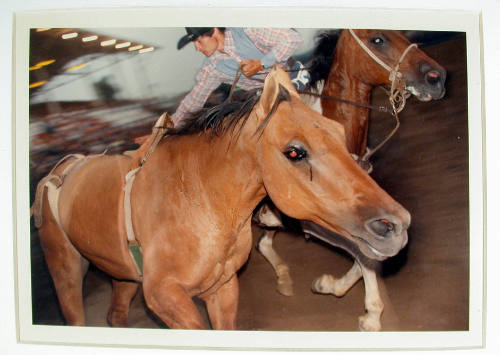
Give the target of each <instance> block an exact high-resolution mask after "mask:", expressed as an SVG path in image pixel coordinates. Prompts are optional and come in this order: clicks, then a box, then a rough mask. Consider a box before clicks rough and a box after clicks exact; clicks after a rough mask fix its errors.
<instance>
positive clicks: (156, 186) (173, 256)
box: [34, 69, 410, 329]
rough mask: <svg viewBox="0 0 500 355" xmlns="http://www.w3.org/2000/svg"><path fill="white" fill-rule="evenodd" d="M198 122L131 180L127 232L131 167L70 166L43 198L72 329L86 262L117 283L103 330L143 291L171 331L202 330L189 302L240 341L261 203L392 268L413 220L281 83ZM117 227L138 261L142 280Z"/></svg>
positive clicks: (79, 314)
mask: <svg viewBox="0 0 500 355" xmlns="http://www.w3.org/2000/svg"><path fill="white" fill-rule="evenodd" d="M230 105H233V106H234V105H235V104H234V103H231V104H230ZM227 110H229V111H235V110H236V111H238V112H235V113H233V114H229V115H225V113H226V112H227ZM245 112H246V113H247V114H244V113H245ZM207 117H208V118H204V117H202V118H196V119H193V120H192V121H191V122H188V123H186V126H185V127H181V128H179V129H176V130H173V131H172V130H171V131H170V132H169V133H170V134H169V135H168V136H167V137H166V138H164V139H163V140H162V141H161V142H160V144H159V145H158V146H157V148H156V150H155V151H154V152H153V153H152V154H151V156H150V157H149V159H148V160H147V161H146V162H145V163H144V165H143V166H142V168H141V169H140V170H139V171H138V172H137V174H136V177H135V181H134V183H133V186H132V187H131V194H130V205H131V212H130V214H131V220H130V221H127V218H125V215H126V213H123V209H122V208H121V207H120V206H122V204H123V201H124V199H125V200H127V197H126V196H125V197H124V193H123V187H124V184H125V179H126V178H125V176H126V174H127V172H128V171H129V169H130V164H131V162H132V158H130V157H127V156H124V155H116V156H106V155H100V156H93V157H86V158H82V159H71V158H70V159H67V160H66V161H64V162H62V163H61V164H60V165H59V166H58V167H57V168H56V169H55V170H54V171H53V172H52V173H51V175H50V176H49V177H47V178H46V179H44V180H43V181H42V182H41V183H40V184H39V186H38V191H37V196H38V197H37V201H36V202H35V206H34V211H35V218H36V221H37V225H39V226H40V227H39V234H40V241H41V245H42V248H43V250H44V253H45V257H46V261H47V264H48V267H49V271H50V273H51V276H52V278H53V281H54V285H55V287H56V291H57V295H58V299H59V303H60V306H61V309H62V312H63V314H64V317H65V319H66V321H67V323H68V324H71V325H84V324H85V317H84V310H83V300H82V280H83V277H84V275H85V273H86V269H87V265H88V262H87V260H88V261H90V262H92V263H94V264H95V265H96V266H97V267H99V268H100V269H101V270H103V271H104V272H106V273H108V274H109V275H111V276H112V277H113V278H114V281H113V296H112V305H111V307H110V310H109V312H108V321H109V322H110V324H111V325H114V326H125V325H126V324H127V319H128V309H129V304H130V301H131V299H132V297H133V296H134V294H135V293H136V291H137V288H138V283H139V282H142V284H143V291H144V297H145V300H146V303H147V306H148V307H149V308H150V309H151V310H152V311H153V312H154V313H156V314H157V315H158V316H159V317H160V318H161V319H162V320H163V321H164V322H165V323H166V325H167V326H168V327H170V328H187V329H202V328H207V327H208V325H207V324H205V322H204V320H203V318H202V317H201V315H200V314H199V312H198V310H197V308H196V306H195V304H194V302H193V301H192V297H193V296H198V297H199V298H200V299H202V300H204V301H205V303H206V306H207V311H208V314H209V318H210V322H211V326H212V327H213V328H215V329H236V318H237V305H238V297H239V295H238V293H239V292H238V280H237V276H236V272H237V271H238V269H239V268H240V267H241V266H242V265H243V264H244V263H245V262H246V260H247V258H248V255H249V253H250V250H251V245H252V235H251V217H252V213H253V211H254V209H255V207H256V206H257V204H258V203H259V202H260V201H261V200H262V199H263V198H264V197H265V196H266V195H269V196H270V197H271V198H272V200H273V201H274V203H275V204H276V205H277V206H278V208H279V209H280V210H281V211H283V212H285V213H287V214H289V215H290V216H292V217H294V218H297V219H303V220H310V221H313V222H315V223H317V224H319V225H321V226H323V227H324V228H327V229H329V230H332V231H335V232H336V233H339V234H341V235H342V236H344V237H345V238H347V239H349V240H352V241H353V242H354V243H356V244H357V245H359V246H360V248H362V249H363V250H364V251H365V252H366V253H367V254H368V255H371V256H372V257H379V255H383V256H384V257H389V256H392V255H395V254H396V253H398V252H399V250H400V249H401V248H403V247H404V246H405V244H406V243H407V228H408V226H409V223H410V215H409V213H408V212H407V211H406V210H405V209H404V208H403V207H402V206H401V205H399V204H398V203H397V202H395V201H394V200H393V199H392V198H391V197H390V196H389V195H388V194H387V193H385V192H384V191H383V190H382V189H381V188H380V187H379V186H378V185H377V184H376V183H375V182H374V181H373V180H372V179H371V178H370V177H369V175H368V174H367V173H366V172H364V171H363V170H362V169H361V168H360V167H359V166H358V165H357V164H356V163H355V162H354V160H353V159H352V158H351V157H350V155H349V153H348V151H347V149H346V146H345V136H344V132H343V129H342V126H341V125H339V124H338V123H336V122H333V121H331V120H328V119H326V118H324V117H323V116H321V115H319V114H318V113H317V112H315V111H313V110H312V109H310V108H309V107H307V106H306V105H304V104H303V103H302V101H301V100H300V98H299V95H298V94H297V93H296V91H295V89H294V88H293V86H292V85H291V83H290V80H289V78H288V75H287V74H286V73H284V72H283V71H282V70H280V69H275V70H274V71H272V72H271V74H269V75H268V77H267V79H266V82H265V84H264V89H263V91H262V94H261V95H260V96H259V95H254V96H253V97H251V99H250V100H249V101H247V102H245V103H243V104H242V105H240V106H238V107H233V108H232V109H231V108H228V106H227V105H222V106H220V107H217V108H216V109H212V110H211V111H210V112H209V115H208V116H207ZM127 186H128V185H127ZM46 187H47V192H45V190H46ZM42 201H43V204H41V202H42ZM40 206H41V208H39V207H40ZM126 225H128V226H129V227H130V226H131V227H132V232H133V234H134V235H135V238H136V240H137V242H138V243H139V244H140V246H141V249H142V256H143V269H142V275H141V273H140V272H139V269H138V268H137V267H136V265H135V263H134V261H133V259H132V257H131V256H130V253H129V251H128V249H127V235H129V234H127V232H126Z"/></svg>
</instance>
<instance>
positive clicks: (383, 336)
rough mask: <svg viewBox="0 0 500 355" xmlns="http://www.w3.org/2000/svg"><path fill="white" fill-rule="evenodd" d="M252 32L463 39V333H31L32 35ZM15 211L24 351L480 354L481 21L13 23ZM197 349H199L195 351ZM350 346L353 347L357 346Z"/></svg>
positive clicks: (310, 13) (323, 17)
mask: <svg viewBox="0 0 500 355" xmlns="http://www.w3.org/2000/svg"><path fill="white" fill-rule="evenodd" d="M214 23H215V24H217V26H226V27H230V26H239V27H245V26H252V27H269V26H271V24H272V27H295V28H384V29H405V30H429V31H461V32H466V36H467V37H466V38H467V82H468V124H469V127H468V128H469V189H470V196H469V201H470V207H469V208H470V210H469V212H470V297H469V299H470V304H469V330H468V331H458V332H404V333H400V332H378V333H359V332H286V331H279V332H266V331H258V332H255V331H213V330H210V331H188V330H166V329H115V328H91V327H67V326H42V325H33V324H32V309H31V268H30V262H29V260H30V257H29V255H30V254H29V251H30V242H29V238H28V237H27V236H29V235H30V223H29V221H30V206H29V200H30V199H29V189H28V186H29V171H28V166H29V161H28V157H29V119H28V117H29V116H28V107H29V89H28V85H27V84H26V83H28V75H29V73H28V71H27V70H26V68H28V67H29V63H28V59H29V29H30V28H46V27H52V28H55V27H70V28H89V27H94V28H99V27H106V28H110V27H122V28H123V27H129V28H133V27H184V26H212V25H213V24H214ZM14 31H15V33H14V60H13V63H14V66H15V68H14V70H15V71H14V77H15V81H14V110H13V112H14V164H13V165H14V198H15V201H14V204H15V210H14V214H15V226H14V231H15V248H16V251H15V252H16V259H15V262H16V268H17V269H16V282H17V283H16V286H17V287H16V297H17V307H18V310H17V315H18V317H17V320H18V338H19V340H20V341H21V342H25V343H50V344H83V345H93V344H94V345H113V346H130V347H168V348H186V349H194V348H203V349H221V348H223V349H272V350H278V349H281V350H285V349H286V350H292V349H293V350H342V349H358V350H365V349H454V348H460V349H465V348H477V347H482V346H484V321H485V319H484V318H485V301H484V297H485V287H484V286H485V278H484V277H485V250H484V247H485V225H484V224H485V223H484V220H485V186H484V185H485V183H484V180H485V160H484V149H485V148H484V138H483V137H484V118H483V76H482V45H481V43H482V41H481V16H480V14H479V13H478V12H472V11H446V21H443V12H442V11H439V10H421V9H419V10H394V9H361V8H356V9H346V8H325V7H317V8H308V7H304V8H296V7H294V8H286V7H279V8H277V7H265V8H260V7H248V8H227V7H203V8H179V7H160V8H113V9H98V10H97V9H95V10H84V9H81V10H51V11H34V12H22V13H16V14H15V24H14ZM193 339H196V344H195V345H193ZM353 344H354V345H353Z"/></svg>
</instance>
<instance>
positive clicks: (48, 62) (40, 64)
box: [30, 59, 56, 71]
mask: <svg viewBox="0 0 500 355" xmlns="http://www.w3.org/2000/svg"><path fill="white" fill-rule="evenodd" d="M55 61H56V60H55V59H49V60H45V61H43V62H39V63H36V64H35V65H33V66H31V67H30V71H31V70H37V69H40V68H41V67H44V66H46V65H49V64H52V63H54V62H55Z"/></svg>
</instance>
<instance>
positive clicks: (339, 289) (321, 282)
mask: <svg viewBox="0 0 500 355" xmlns="http://www.w3.org/2000/svg"><path fill="white" fill-rule="evenodd" d="M362 276H363V273H362V271H361V267H360V265H359V264H358V262H357V261H355V262H354V264H353V265H352V267H351V269H349V271H348V272H347V273H346V274H345V275H344V276H342V277H341V278H340V279H337V278H335V277H334V276H333V275H328V274H325V275H322V276H320V277H318V278H317V279H316V280H314V281H313V283H312V291H313V292H315V293H322V294H333V295H335V296H337V297H342V296H344V295H345V294H346V292H347V291H349V290H350V289H351V288H352V287H353V286H354V284H355V283H356V282H358V280H359V279H360V278H361V277H362Z"/></svg>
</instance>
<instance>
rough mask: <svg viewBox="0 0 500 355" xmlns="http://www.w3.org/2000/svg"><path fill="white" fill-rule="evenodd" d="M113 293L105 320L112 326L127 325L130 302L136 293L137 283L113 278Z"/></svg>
mask: <svg viewBox="0 0 500 355" xmlns="http://www.w3.org/2000/svg"><path fill="white" fill-rule="evenodd" d="M112 283H113V293H112V298H111V306H110V307H109V311H108V316H107V321H108V323H109V324H110V325H111V326H113V327H127V326H128V313H129V309H130V302H131V301H132V299H133V298H134V296H135V295H136V293H137V289H138V288H139V285H138V284H137V283H136V282H131V281H118V280H113V281H112Z"/></svg>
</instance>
